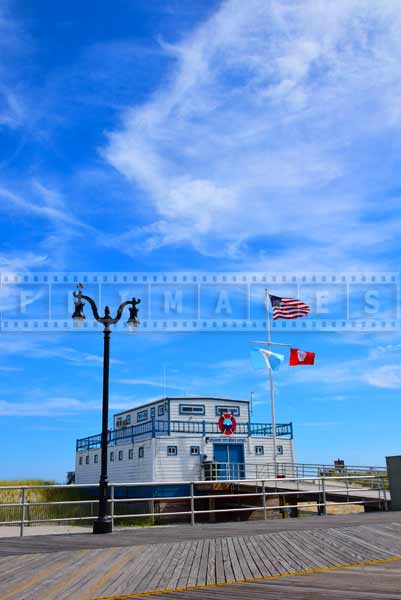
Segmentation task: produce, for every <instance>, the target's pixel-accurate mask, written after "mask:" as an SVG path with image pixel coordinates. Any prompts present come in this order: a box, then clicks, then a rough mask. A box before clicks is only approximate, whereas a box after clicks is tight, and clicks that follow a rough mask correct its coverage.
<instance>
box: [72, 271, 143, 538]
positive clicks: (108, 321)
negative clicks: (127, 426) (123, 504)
mask: <svg viewBox="0 0 401 600" xmlns="http://www.w3.org/2000/svg"><path fill="white" fill-rule="evenodd" d="M77 288H78V292H73V296H74V298H76V300H75V310H74V314H73V315H72V318H73V320H74V324H75V325H77V326H80V325H81V324H82V323H83V321H84V320H85V315H84V305H85V303H84V302H83V300H86V301H87V302H89V304H90V306H91V308H92V312H93V316H94V318H95V319H96V321H98V322H99V323H102V324H103V326H104V330H103V332H104V353H103V404H102V436H101V460H100V480H99V512H98V517H97V519H96V521H95V522H94V524H93V533H111V532H112V530H113V524H112V520H111V517H110V516H109V511H108V503H107V500H108V478H107V454H108V437H109V430H108V426H109V423H108V422H109V366H110V333H111V330H110V325H115V324H116V323H118V321H119V320H120V319H121V317H122V314H123V310H124V308H125V307H126V306H130V309H129V319H128V321H127V324H128V327H129V328H130V329H131V331H135V329H136V327H137V325H139V321H138V309H137V304H139V303H140V299H139V298H132V300H127V301H126V302H123V303H122V304H120V306H119V307H118V310H117V314H116V316H115V317H114V318H113V317H111V315H110V308H109V307H108V306H106V307H105V309H104V317H99V313H98V310H97V306H96V304H95V302H94V301H93V300H92V298H90V297H89V296H85V295H84V294H83V293H82V292H81V290H82V288H83V285H82V284H81V283H79V284H78V285H77Z"/></svg>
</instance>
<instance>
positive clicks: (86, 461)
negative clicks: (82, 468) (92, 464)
mask: <svg viewBox="0 0 401 600" xmlns="http://www.w3.org/2000/svg"><path fill="white" fill-rule="evenodd" d="M85 463H86V464H87V465H89V456H86V457H85Z"/></svg>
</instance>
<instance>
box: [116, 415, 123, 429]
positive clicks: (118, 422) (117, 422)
mask: <svg viewBox="0 0 401 600" xmlns="http://www.w3.org/2000/svg"><path fill="white" fill-rule="evenodd" d="M122 422H123V419H122V417H118V419H117V421H116V427H121V423H122Z"/></svg>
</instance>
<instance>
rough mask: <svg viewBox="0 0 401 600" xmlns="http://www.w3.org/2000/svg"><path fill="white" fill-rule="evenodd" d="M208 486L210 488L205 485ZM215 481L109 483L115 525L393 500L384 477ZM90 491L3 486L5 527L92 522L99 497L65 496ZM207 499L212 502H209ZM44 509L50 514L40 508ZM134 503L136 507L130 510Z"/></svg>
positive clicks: (290, 512) (381, 505) (0, 519)
mask: <svg viewBox="0 0 401 600" xmlns="http://www.w3.org/2000/svg"><path fill="white" fill-rule="evenodd" d="M205 485H206V486H209V487H207V488H206V489H205ZM214 485H215V484H213V483H211V482H208V481H204V480H203V481H187V482H182V481H178V482H174V481H172V482H144V483H118V484H110V485H109V494H110V495H109V500H108V502H109V512H110V515H111V517H112V520H113V523H114V522H115V521H117V520H118V522H119V523H120V522H121V523H123V524H124V520H125V519H127V520H128V524H130V523H132V522H135V521H136V522H137V523H138V522H139V523H140V522H141V519H142V520H143V519H144V518H147V519H150V520H151V521H152V520H153V522H154V519H155V518H157V519H160V518H162V517H163V518H168V519H170V520H171V518H173V520H174V519H175V520H177V518H178V517H179V518H181V517H186V519H187V520H188V521H189V522H190V523H191V524H192V525H195V523H196V522H197V521H199V520H201V519H202V515H210V514H213V515H214V516H215V517H216V516H217V515H218V514H224V513H232V512H246V511H247V512H248V513H253V512H255V513H257V512H261V513H262V514H263V518H264V519H267V518H268V513H269V512H280V513H281V514H282V516H285V515H287V516H298V511H299V510H305V511H307V512H310V511H311V510H315V511H317V512H318V513H319V514H326V513H327V510H328V509H330V507H332V506H339V505H340V506H341V505H364V506H367V505H374V506H375V508H377V509H379V510H388V508H389V507H388V501H389V499H390V498H389V492H388V491H387V490H386V485H385V478H384V476H383V475H363V476H334V477H291V478H287V479H286V481H285V486H286V488H287V489H285V490H283V489H282V488H283V485H284V482H283V479H279V478H274V479H271V478H266V479H255V478H253V479H252V478H251V479H249V478H247V479H237V480H231V481H230V482H226V484H225V485H226V487H225V488H222V487H221V486H222V485H224V484H221V483H220V484H219V486H218V487H213V486H214ZM174 486H180V487H179V489H180V490H184V493H183V494H170V495H164V496H163V494H162V493H161V492H162V489H163V488H164V489H165V490H167V491H169V489H170V490H171V488H172V487H173V488H174ZM210 486H212V487H210ZM119 488H123V489H124V488H125V489H128V488H142V490H143V489H150V490H152V492H151V493H150V495H148V496H147V497H141V496H140V494H138V497H127V498H121V497H118V495H116V490H117V491H118V489H119ZM280 488H281V490H280ZM35 490H36V491H37V490H41V491H43V490H47V491H49V492H52V493H53V495H54V494H58V495H59V496H60V497H61V498H63V499H58V500H57V499H56V500H49V501H32V500H28V496H29V494H30V493H32V492H33V491H35ZM63 490H65V493H63ZM67 490H68V492H67ZM12 492H17V493H18V494H19V501H18V502H15V501H14V502H3V499H4V496H3V495H4V494H6V499H7V498H8V499H9V498H10V493H12ZM88 492H89V493H90V492H92V494H93V493H95V494H96V496H97V495H98V484H81V485H34V486H19V485H18V486H1V487H0V511H4V510H5V509H8V510H9V511H11V513H9V514H11V515H13V517H12V518H4V513H3V512H0V515H2V516H0V526H5V525H7V526H17V527H18V528H19V533H20V535H21V536H23V535H24V530H25V528H26V527H28V526H31V525H39V524H43V523H57V524H66V523H82V522H84V523H85V522H89V523H90V522H92V521H93V520H94V519H96V516H97V504H98V500H97V498H93V497H92V498H86V499H83V498H77V497H76V498H75V499H73V500H66V499H65V498H66V497H67V496H68V493H73V494H75V496H77V495H79V494H81V495H82V494H88ZM155 492H156V493H155ZM330 497H331V498H333V497H336V501H332V500H329V499H328V498H330ZM222 500H223V501H224V502H223V504H222V502H221V501H222ZM205 501H208V502H207V503H206V504H205ZM209 501H211V502H209ZM161 503H164V504H163V506H164V507H167V508H169V503H170V508H172V509H173V510H166V511H164V510H163V512H158V509H160V505H161ZM205 506H207V508H205ZM222 506H223V507H222ZM44 507H46V509H47V511H48V515H46V514H43V513H38V512H37V511H38V509H43V508H44ZM130 507H131V508H132V510H129V509H130ZM138 507H139V508H138ZM71 508H73V512H74V514H72V515H70V516H65V514H66V511H68V510H69V509H71ZM55 513H57V515H56V516H54V515H55ZM50 515H53V516H50ZM142 524H143V523H142ZM148 524H151V522H150V523H148ZM0 536H1V529H0Z"/></svg>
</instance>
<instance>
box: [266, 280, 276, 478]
mask: <svg viewBox="0 0 401 600" xmlns="http://www.w3.org/2000/svg"><path fill="white" fill-rule="evenodd" d="M265 304H266V318H267V348H268V350H271V346H272V341H271V329H270V298H269V291H268V290H267V289H265ZM268 371H269V382H270V406H271V419H272V441H273V464H274V477H275V478H276V477H277V440H276V412H275V406H274V382H273V369H272V368H270V369H268Z"/></svg>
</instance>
